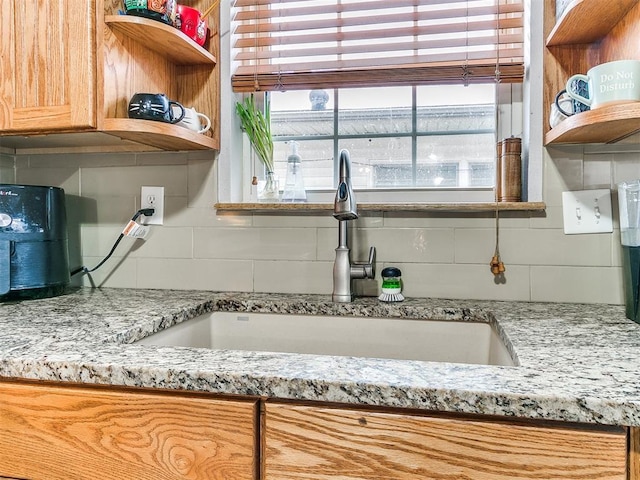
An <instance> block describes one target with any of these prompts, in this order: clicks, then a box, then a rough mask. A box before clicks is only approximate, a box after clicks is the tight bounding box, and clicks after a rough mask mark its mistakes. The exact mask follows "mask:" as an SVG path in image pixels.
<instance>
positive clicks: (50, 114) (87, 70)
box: [0, 0, 103, 133]
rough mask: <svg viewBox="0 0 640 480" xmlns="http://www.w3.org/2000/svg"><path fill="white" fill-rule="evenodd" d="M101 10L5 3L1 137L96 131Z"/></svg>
mask: <svg viewBox="0 0 640 480" xmlns="http://www.w3.org/2000/svg"><path fill="white" fill-rule="evenodd" d="M97 4H100V5H99V8H100V9H103V7H102V5H101V3H100V1H99V0H56V1H55V2H52V1H50V0H1V1H0V133H22V132H24V133H34V132H36V133H37V132H61V131H62V132H64V131H80V130H83V129H85V130H86V129H91V128H95V126H96V109H97V105H96V102H97V95H96V83H97V82H96V77H97V62H96V45H97V43H96V21H97V20H96V8H97Z"/></svg>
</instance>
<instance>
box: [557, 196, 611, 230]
mask: <svg viewBox="0 0 640 480" xmlns="http://www.w3.org/2000/svg"><path fill="white" fill-rule="evenodd" d="M562 214H563V215H562V216H563V219H564V233H565V234H567V235H579V234H584V233H611V232H613V218H612V213H611V190H609V189H597V190H579V191H575V192H562Z"/></svg>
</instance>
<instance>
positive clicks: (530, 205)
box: [215, 202, 546, 214]
mask: <svg viewBox="0 0 640 480" xmlns="http://www.w3.org/2000/svg"><path fill="white" fill-rule="evenodd" d="M215 208H216V210H218V211H221V212H222V211H250V212H255V213H277V214H284V213H293V214H295V213H309V212H311V213H313V212H318V213H323V214H324V213H327V214H330V213H331V212H333V203H288V202H278V203H216V204H215ZM545 208H546V205H545V204H544V202H498V203H495V202H485V203H358V210H359V211H362V212H458V213H483V212H488V213H491V212H495V211H496V210H498V211H499V212H544V210H545Z"/></svg>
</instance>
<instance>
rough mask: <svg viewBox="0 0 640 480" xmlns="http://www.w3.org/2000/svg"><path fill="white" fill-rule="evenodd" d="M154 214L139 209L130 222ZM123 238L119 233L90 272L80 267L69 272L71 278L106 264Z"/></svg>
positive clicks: (122, 234) (148, 210) (144, 209)
mask: <svg viewBox="0 0 640 480" xmlns="http://www.w3.org/2000/svg"><path fill="white" fill-rule="evenodd" d="M154 212H155V209H154V208H141V209H140V210H138V211H137V212H136V213H135V214H134V215H133V217H131V221H132V222H135V221H136V220H137V219H138V217H139V216H140V215H144V216H145V217H150V216H151V215H153V213H154ZM123 237H124V233H120V235H119V236H118V239H117V240H116V241H115V243H114V244H113V247H111V251H110V252H109V253H108V254H107V256H106V257H104V258H103V259H102V261H101V262H100V263H99V264H98V265H96V266H95V267H93V268H92V269H91V270H89V269H88V268H87V267H85V266H82V267H78V268H76V269H75V270H72V271H71V276H72V277H73V276H74V275H76V274H78V273H80V272H84V273H91V272H94V271H96V270H97V269H98V268H100V267H101V266H102V264H103V263H104V262H106V261H107V260H109V258H111V255H113V252H115V251H116V248H117V246H118V244H119V243H120V241H121V240H122V238H123Z"/></svg>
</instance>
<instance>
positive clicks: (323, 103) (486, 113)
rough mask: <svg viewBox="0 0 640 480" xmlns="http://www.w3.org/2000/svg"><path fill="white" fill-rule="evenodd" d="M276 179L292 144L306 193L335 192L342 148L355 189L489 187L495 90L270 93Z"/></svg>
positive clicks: (446, 88)
mask: <svg viewBox="0 0 640 480" xmlns="http://www.w3.org/2000/svg"><path fill="white" fill-rule="evenodd" d="M270 101H271V120H272V132H273V134H274V138H275V149H274V150H275V166H276V173H278V174H279V175H280V176H281V177H282V178H284V174H285V172H286V159H287V156H288V154H289V149H290V145H289V144H290V143H291V142H292V141H295V142H296V143H297V145H298V151H299V154H300V156H301V157H302V159H303V167H304V172H305V181H306V186H307V188H310V189H332V188H333V186H334V185H335V170H336V165H335V164H334V161H333V159H334V158H338V153H337V152H339V150H340V149H342V148H347V149H348V150H349V151H350V153H351V161H352V164H353V165H352V172H351V173H352V182H353V185H354V188H356V189H363V188H364V189H379V188H411V189H417V188H468V187H487V188H492V187H493V185H494V170H495V169H494V167H493V165H494V156H495V137H496V131H495V116H496V115H495V109H496V107H495V85H493V84H489V85H481V84H478V85H469V86H466V87H465V86H461V85H445V86H433V85H431V86H420V87H375V88H362V89H340V90H338V89H336V90H332V91H326V90H311V91H294V92H272V93H271V98H270Z"/></svg>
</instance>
